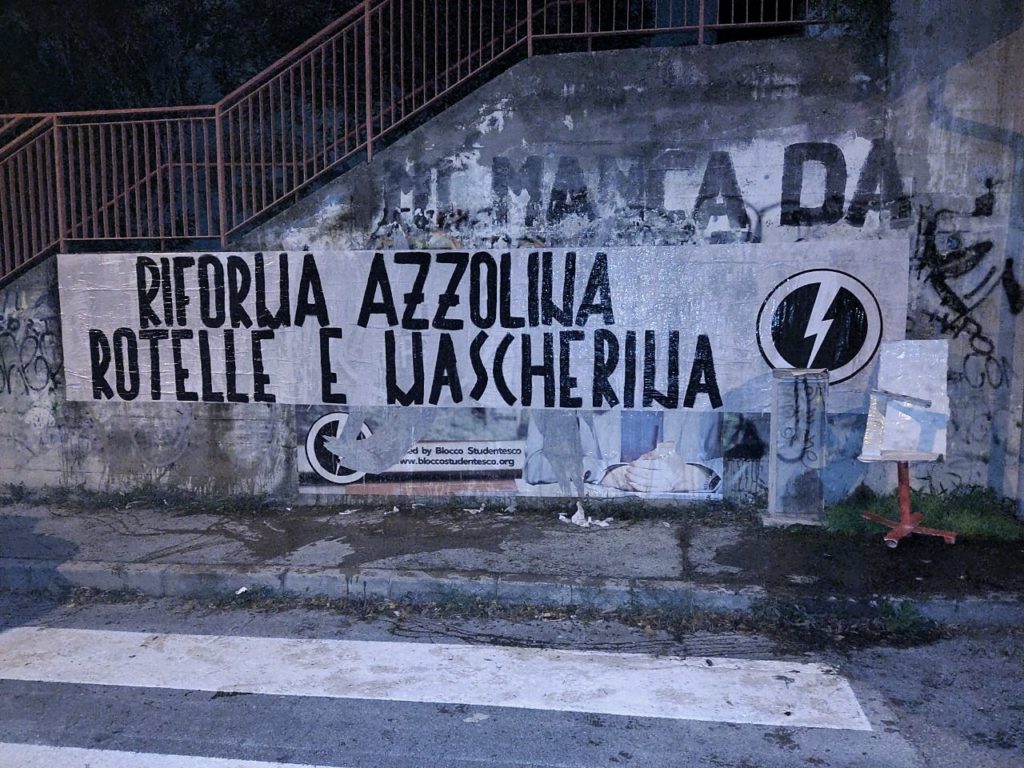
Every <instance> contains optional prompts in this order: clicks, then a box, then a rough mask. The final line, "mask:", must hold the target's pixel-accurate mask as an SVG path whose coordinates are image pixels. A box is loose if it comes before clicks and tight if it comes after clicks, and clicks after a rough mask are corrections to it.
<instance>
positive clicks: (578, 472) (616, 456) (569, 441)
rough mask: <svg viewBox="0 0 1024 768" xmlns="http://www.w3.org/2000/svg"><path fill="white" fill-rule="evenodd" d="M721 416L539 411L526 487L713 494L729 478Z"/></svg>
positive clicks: (530, 439) (529, 441)
mask: <svg viewBox="0 0 1024 768" xmlns="http://www.w3.org/2000/svg"><path fill="white" fill-rule="evenodd" d="M722 464H723V459H722V450H721V416H720V414H717V413H714V412H707V413H694V412H689V411H687V412H665V411H580V412H576V411H534V412H533V413H532V414H531V417H530V424H529V429H528V432H527V437H526V465H525V467H524V469H523V480H524V482H525V483H526V484H528V485H532V486H539V485H544V484H555V483H557V484H558V485H559V487H560V489H561V490H562V491H563V492H569V491H570V490H575V492H576V493H577V495H579V496H581V497H582V496H585V495H587V490H586V486H588V485H589V486H601V487H603V488H605V489H613V490H617V491H623V492H632V493H645V494H663V493H664V494H667V493H709V492H711V493H713V492H715V491H717V490H718V489H719V486H720V485H721V476H722ZM594 490H596V489H594Z"/></svg>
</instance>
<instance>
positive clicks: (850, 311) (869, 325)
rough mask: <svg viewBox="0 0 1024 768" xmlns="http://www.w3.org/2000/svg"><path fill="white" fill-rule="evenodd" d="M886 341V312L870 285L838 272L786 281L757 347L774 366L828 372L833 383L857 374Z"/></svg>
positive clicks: (772, 300) (760, 322)
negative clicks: (884, 330)
mask: <svg viewBox="0 0 1024 768" xmlns="http://www.w3.org/2000/svg"><path fill="white" fill-rule="evenodd" d="M881 340H882V311H881V308H880V307H879V305H878V300H877V299H876V298H875V297H874V295H873V294H872V293H871V291H870V290H869V289H868V287H867V286H866V285H864V283H862V282H861V281H860V280H858V279H857V278H855V277H854V276H853V275H849V274H847V273H846V272H840V271H838V270H835V269H811V270H808V271H806V272H800V273H798V274H795V275H792V276H791V277H788V278H786V279H785V280H783V281H782V282H781V283H779V284H778V285H777V286H775V288H774V289H773V290H772V292H771V293H769V294H768V298H766V299H765V300H764V303H763V304H762V305H761V310H760V311H759V312H758V315H757V345H758V347H759V348H760V350H761V355H762V356H763V357H764V359H765V361H766V362H767V363H768V365H770V366H771V367H772V368H825V369H827V370H828V371H829V382H830V383H832V384H837V383H839V382H841V381H846V380H847V379H849V378H851V377H853V376H855V375H856V374H857V373H859V372H860V371H861V370H862V369H863V368H864V366H866V365H867V364H868V363H869V362H870V361H871V358H873V357H874V355H875V352H876V350H877V349H878V345H879V343H880V342H881Z"/></svg>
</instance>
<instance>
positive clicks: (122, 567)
mask: <svg viewBox="0 0 1024 768" xmlns="http://www.w3.org/2000/svg"><path fill="white" fill-rule="evenodd" d="M243 588H245V589H247V590H261V591H263V592H265V593H269V594H272V595H277V596H282V597H283V596H292V597H328V598H349V599H357V600H359V599H377V600H381V599H383V600H403V599H406V600H412V601H413V602H433V601H438V600H450V599H452V598H458V599H482V600H496V601H498V602H502V603H507V604H520V605H552V606H568V605H579V606H587V607H591V608H597V609H614V608H626V607H637V606H641V607H646V608H657V607H664V608H668V607H676V608H691V609H701V610H710V611H720V612H721V611H741V612H745V611H749V610H751V608H752V606H753V605H754V604H755V602H756V601H757V600H759V599H761V598H763V597H764V596H765V593H764V590H763V589H761V588H759V587H744V588H741V589H731V588H727V587H719V586H708V585H703V584H700V585H698V584H693V583H691V582H685V581H675V580H663V579H586V578H581V579H537V578H530V577H529V576H518V577H517V576H511V577H510V576H497V575H493V574H481V575H466V574H460V573H435V572H429V571H415V570H391V569H372V568H364V569H346V568H287V567H274V566H269V567H268V566H223V565H221V566H202V565H177V564H175V565H158V564H151V563H145V564H140V563H111V562H61V561H47V560H31V559H24V558H0V589H6V590H11V591H14V592H31V591H48V592H58V593H59V592H66V591H68V590H72V589H96V590H101V591H105V592H118V591H127V592H139V593H141V594H144V595H148V596H150V597H186V596H195V595H216V594H233V593H235V592H237V591H238V590H240V589H243Z"/></svg>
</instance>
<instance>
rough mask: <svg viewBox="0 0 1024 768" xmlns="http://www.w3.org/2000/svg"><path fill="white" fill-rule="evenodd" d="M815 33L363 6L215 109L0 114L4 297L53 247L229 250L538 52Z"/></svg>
mask: <svg viewBox="0 0 1024 768" xmlns="http://www.w3.org/2000/svg"><path fill="white" fill-rule="evenodd" d="M821 22H822V19H821V18H820V17H818V16H816V15H815V13H814V12H813V10H812V3H811V2H810V0H364V2H362V3H361V4H360V5H359V6H358V7H356V8H354V9H353V10H352V11H350V12H349V13H347V14H346V15H344V16H342V17H341V18H339V19H338V20H337V21H335V22H334V23H333V24H331V25H329V26H328V27H326V28H325V29H323V30H321V31H320V32H319V33H318V34H317V35H315V36H314V37H312V38H310V39H309V40H308V41H307V42H306V43H304V44H303V45H301V46H300V47H298V48H296V49H295V50H293V51H291V52H290V53H288V54H287V55H286V56H284V57H283V58H281V59H280V60H279V61H277V62H275V63H274V64H273V65H271V66H270V67H268V68H267V69H266V70H264V71H263V72H262V73H260V74H259V75H257V76H256V77H254V78H253V79H251V80H250V81H249V82H247V83H245V84H244V85H242V86H240V87H239V88H237V89H236V90H235V91H233V92H232V93H229V94H228V95H227V96H225V97H224V98H223V99H221V100H220V101H219V102H217V103H216V104H213V105H208V106H196V107H173V108H171V107H169V108H166V109H134V110H111V111H92V112H65V113H54V114H27V115H0V285H2V284H3V283H4V282H6V281H8V280H10V279H11V278H13V277H14V276H15V275H17V274H18V273H19V272H20V271H22V270H24V269H25V268H27V267H29V266H31V265H33V264H35V263H37V262H38V261H40V260H41V259H43V258H45V257H46V256H48V255H50V254H52V253H55V252H58V251H65V252H66V251H69V250H78V251H82V250H101V249H109V248H111V247H116V248H119V249H126V250H127V249H137V248H164V247H168V246H173V247H176V248H180V249H195V248H202V249H208V248H221V249H226V248H228V247H229V243H230V242H231V239H232V236H234V235H237V234H238V233H239V232H241V231H243V230H245V229H246V228H250V227H252V226H254V225H255V224H257V223H259V222H260V221H262V220H265V219H266V218H268V217H269V216H271V215H273V214H274V213H276V212H277V211H279V210H280V209H281V208H283V207H285V206H287V205H289V204H291V203H292V202H294V201H296V200H298V199H299V197H301V195H302V194H303V193H305V192H308V191H309V190H310V189H312V188H313V187H314V186H315V185H317V184H319V183H322V182H323V181H324V180H325V179H326V178H329V177H330V176H331V175H333V174H337V173H338V172H340V171H342V170H344V169H347V168H348V167H350V166H351V165H352V164H353V163H356V162H364V161H366V162H368V161H370V160H372V158H373V153H374V151H375V149H376V148H379V147H380V145H381V144H382V143H384V142H387V141H390V140H392V139H393V138H395V137H396V136H397V135H399V134H400V132H401V131H403V130H408V129H410V128H411V127H413V126H414V125H415V124H416V121H417V120H422V119H423V117H424V116H425V115H429V114H430V113H431V111H432V110H436V109H440V108H442V107H443V102H444V100H445V99H446V98H450V97H453V96H457V95H460V93H461V92H462V91H464V90H465V89H466V88H467V87H468V85H470V84H472V83H476V82H478V81H479V79H480V78H482V77H486V76H488V75H492V74H496V73H497V72H498V71H501V69H502V68H505V67H507V66H509V65H510V64H511V63H514V62H515V61H517V60H519V59H521V58H523V57H528V56H532V55H534V53H540V52H545V51H546V50H550V49H552V48H555V47H557V48H558V49H561V50H566V49H576V50H579V49H580V48H581V47H582V48H583V49H584V50H586V49H591V50H592V49H594V48H597V47H604V48H608V47H623V46H630V45H637V44H641V45H659V44H661V45H664V44H668V45H685V44H697V45H701V44H705V43H709V42H714V39H715V35H716V34H720V33H724V32H729V33H730V34H731V35H732V36H733V37H735V35H736V33H737V32H743V31H744V30H751V31H754V32H757V33H759V34H763V32H764V31H765V30H774V31H776V32H780V33H781V32H785V31H792V30H798V29H800V28H801V27H802V26H805V25H808V24H818V23H821Z"/></svg>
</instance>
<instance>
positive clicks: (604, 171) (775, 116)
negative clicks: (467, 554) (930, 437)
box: [243, 39, 915, 499]
mask: <svg viewBox="0 0 1024 768" xmlns="http://www.w3.org/2000/svg"><path fill="white" fill-rule="evenodd" d="M884 85H885V69H884V56H883V55H882V51H881V49H880V48H879V47H878V46H877V45H874V44H865V43H864V42H863V41H860V40H851V39H834V40H823V39H797V40H777V41H771V42H757V43H755V42H750V43H738V44H733V45H726V46H719V47H710V48H702V49H698V48H681V49H680V48H662V49H653V50H626V51H616V52H608V53H601V54H597V55H589V54H567V55H558V56H546V57H538V58H535V59H534V60H532V61H530V62H526V63H523V64H520V65H518V66H517V67H515V68H514V69H512V70H511V71H509V72H507V73H506V74H504V75H502V76H500V77H498V78H497V79H495V80H494V81H492V82H490V83H488V84H487V85H485V86H484V87H482V88H481V89H479V90H478V91H476V92H474V93H473V94H472V95H471V96H469V97H468V98H466V99H465V100H463V101H462V102H461V103H459V104H457V105H455V106H454V107H452V108H450V109H448V110H446V111H445V112H444V113H443V114H441V115H440V116H439V117H437V118H435V119H434V120H432V121H431V122H430V123H428V124H427V125H425V126H424V127H422V128H421V129H419V130H417V131H415V132H413V133H412V134H410V135H408V136H406V137H404V138H402V139H401V140H399V141H398V142H396V143H395V144H393V145H392V146H390V147H388V148H387V149H386V150H384V151H382V152H380V153H379V154H378V155H377V156H376V157H375V159H374V161H373V162H372V163H371V164H369V165H366V166H364V167H360V168H357V169H355V170H354V171H352V172H350V173H349V174H347V175H346V176H344V177H343V178H342V179H340V180H339V181H337V182H335V183H333V184H331V185H329V186H328V187H326V188H325V189H323V190H322V191H320V192H319V193H318V194H316V195H315V196H313V197H311V198H309V199H307V200H306V201H304V202H303V203H300V204H299V205H297V206H295V207H294V208H293V209H291V210H289V211H288V212H286V213H285V214H284V215H282V216H280V217H278V218H277V219H276V220H274V221H272V222H270V223H269V224H267V225H265V226H263V227H261V228H260V229H259V230H257V231H256V232H254V233H252V234H251V235H250V236H249V237H247V238H246V240H245V241H244V243H243V247H244V248H245V249H254V250H275V249H292V250H302V249H312V250H314V251H329V250H337V249H365V248H380V249H403V248H410V247H411V248H453V247H454V248H488V247H498V248H507V247H512V248H515V247H530V246H533V245H543V246H545V247H587V246H596V247H616V246H641V245H708V246H712V247H713V246H715V245H718V244H724V243H734V242H753V243H764V244H780V243H788V242H796V241H804V240H839V241H847V240H853V241H858V242H863V243H864V245H863V252H864V257H865V259H870V258H871V255H870V254H871V242H872V241H874V240H877V239H878V238H890V237H894V236H895V237H899V238H905V239H906V240H907V241H908V242H909V240H910V239H911V237H912V233H913V231H914V227H915V222H914V218H913V216H912V207H911V205H910V202H909V200H908V198H907V194H908V190H909V189H910V188H911V187H912V180H911V179H910V178H909V177H906V176H905V175H904V174H903V172H902V170H901V169H900V168H899V167H898V166H897V165H896V158H895V154H894V147H893V144H892V142H891V140H890V139H889V136H888V134H887V132H886V115H887V113H886V96H885V88H884ZM813 160H823V161H824V162H822V163H816V162H806V163H804V161H813ZM825 163H827V165H828V167H829V168H830V169H831V171H826V165H825ZM787 167H788V168H790V169H791V170H792V169H795V168H798V167H799V168H801V169H803V170H804V175H803V178H802V179H801V178H800V177H799V176H798V175H796V174H793V173H790V174H789V175H788V176H787V173H786V169H787ZM784 204H785V207H786V211H787V212H786V214H785V215H784ZM811 210H817V211H818V212H817V213H808V211H811ZM726 295H727V293H726ZM726 301H727V299H726ZM859 410H860V412H857V413H845V414H835V415H833V416H832V417H831V422H832V424H833V427H834V429H833V430H832V432H831V436H830V442H831V445H830V451H829V452H830V454H831V456H832V459H831V461H830V463H829V465H828V467H827V468H826V469H825V490H826V496H827V497H828V498H830V499H836V498H841V497H843V496H845V495H846V494H847V493H849V492H850V491H851V490H852V489H853V488H854V487H855V486H856V485H857V484H858V483H860V482H868V483H869V484H871V485H874V486H876V487H882V486H885V485H886V484H887V483H888V482H889V478H888V475H887V472H886V470H885V468H883V467H876V468H872V469H868V468H866V467H865V465H863V464H861V463H859V462H857V461H856V459H855V456H856V455H857V453H858V452H859V448H860V440H861V438H862V435H863V427H864V415H863V408H861V409H859ZM721 432H722V435H723V437H722V439H723V441H724V444H723V445H722V454H723V457H724V467H723V470H724V472H723V479H724V483H723V486H724V492H725V495H727V496H729V495H736V494H754V495H761V494H763V493H765V492H766V491H767V484H768V477H767V474H768V456H767V444H768V442H769V430H768V419H767V416H766V415H764V414H760V413H740V412H732V413H729V414H726V416H725V417H724V422H723V424H722V426H721ZM299 437H300V439H301V435H300V436H299Z"/></svg>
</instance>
